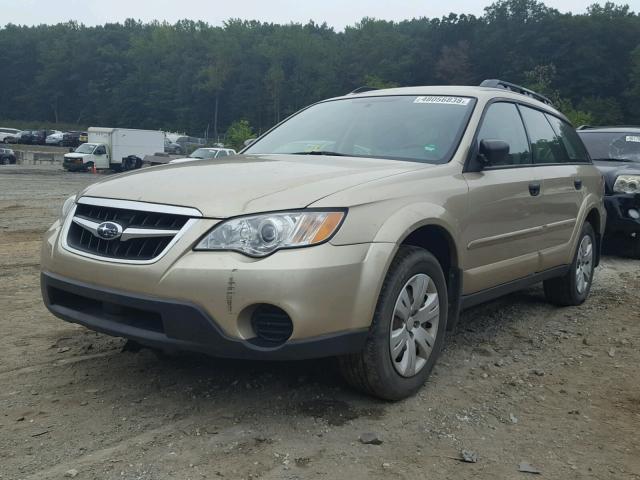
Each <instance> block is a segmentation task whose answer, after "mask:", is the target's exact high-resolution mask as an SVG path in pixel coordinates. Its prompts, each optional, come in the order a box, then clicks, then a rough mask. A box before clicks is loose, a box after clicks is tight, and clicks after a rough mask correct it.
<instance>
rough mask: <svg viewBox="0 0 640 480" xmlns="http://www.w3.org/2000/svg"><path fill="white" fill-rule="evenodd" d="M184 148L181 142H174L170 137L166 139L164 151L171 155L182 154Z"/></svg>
mask: <svg viewBox="0 0 640 480" xmlns="http://www.w3.org/2000/svg"><path fill="white" fill-rule="evenodd" d="M183 151H184V150H183V149H182V146H181V145H180V144H179V143H176V142H172V141H171V140H169V139H168V138H166V137H165V139H164V153H168V154H170V155H181V154H182V152H183Z"/></svg>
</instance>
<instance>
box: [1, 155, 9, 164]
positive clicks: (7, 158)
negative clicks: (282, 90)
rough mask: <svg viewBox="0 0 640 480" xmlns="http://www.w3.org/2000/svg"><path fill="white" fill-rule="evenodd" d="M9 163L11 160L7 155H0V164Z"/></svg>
mask: <svg viewBox="0 0 640 480" xmlns="http://www.w3.org/2000/svg"><path fill="white" fill-rule="evenodd" d="M10 163H11V160H10V159H9V157H2V159H0V164H2V165H9V164H10Z"/></svg>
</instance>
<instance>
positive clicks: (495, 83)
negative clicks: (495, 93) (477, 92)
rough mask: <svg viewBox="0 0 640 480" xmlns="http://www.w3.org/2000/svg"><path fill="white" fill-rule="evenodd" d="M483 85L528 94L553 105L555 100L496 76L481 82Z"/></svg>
mask: <svg viewBox="0 0 640 480" xmlns="http://www.w3.org/2000/svg"><path fill="white" fill-rule="evenodd" d="M480 86H481V87H488V88H504V89H506V90H511V91H512V92H516V93H519V94H521V95H526V96H527V97H531V98H534V99H536V100H538V101H540V102H542V103H546V104H547V105H550V106H553V102H551V100H550V99H549V98H548V97H545V96H544V95H541V94H539V93H537V92H534V91H533V90H529V89H528V88H525V87H521V86H520V85H516V84H515V83H511V82H505V81H504V80H498V79H495V78H492V79H488V80H484V81H483V82H482V83H481V84H480Z"/></svg>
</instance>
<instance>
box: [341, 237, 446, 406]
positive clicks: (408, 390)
mask: <svg viewBox="0 0 640 480" xmlns="http://www.w3.org/2000/svg"><path fill="white" fill-rule="evenodd" d="M446 323H447V286H446V283H445V279H444V274H443V272H442V268H441V267H440V264H439V263H438V261H437V260H436V258H435V257H434V256H433V255H432V254H431V253H429V252H427V251H426V250H424V249H421V248H418V247H410V246H403V247H401V248H400V250H399V252H398V254H397V256H396V258H395V259H394V260H393V262H392V264H391V267H390V269H389V273H388V274H387V277H386V278H385V281H384V284H383V287H382V290H381V292H380V297H379V298H378V304H377V307H376V311H375V314H374V317H373V322H372V324H371V328H370V330H369V336H368V338H367V341H366V344H365V347H364V349H363V350H362V351H361V352H359V353H357V354H353V355H348V356H345V357H341V358H340V366H341V370H342V373H343V375H344V377H345V378H346V380H347V381H348V382H349V383H350V384H351V385H353V386H354V387H356V388H357V389H359V390H362V391H364V392H365V393H368V394H370V395H374V396H376V397H379V398H382V399H385V400H400V399H402V398H406V397H408V396H410V395H412V394H414V393H415V392H416V391H417V390H418V389H420V387H421V386H422V385H423V384H424V382H425V381H426V379H427V377H428V376H429V373H430V372H431V370H432V368H433V366H434V364H435V362H436V359H437V357H438V355H439V353H440V350H441V348H442V344H443V341H444V335H445V327H446Z"/></svg>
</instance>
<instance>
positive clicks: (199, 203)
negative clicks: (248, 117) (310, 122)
mask: <svg viewBox="0 0 640 480" xmlns="http://www.w3.org/2000/svg"><path fill="white" fill-rule="evenodd" d="M428 167H429V165H427V164H423V163H417V162H404V161H393V160H377V159H368V158H354V157H333V156H301V155H247V156H243V155H241V156H235V157H229V158H228V159H215V160H201V161H198V162H185V163H178V164H173V165H162V166H156V167H151V168H145V169H142V170H137V171H135V172H131V173H127V174H123V175H118V176H114V177H111V178H109V179H106V180H103V181H101V182H98V183H95V184H93V185H91V186H89V187H88V188H86V189H85V190H84V191H83V192H82V193H81V195H82V196H94V197H103V198H116V199H123V200H134V201H142V202H151V203H163V204H170V205H179V206H185V207H195V208H197V209H199V210H200V211H201V212H202V213H203V214H204V215H205V216H207V217H214V218H225V217H231V216H235V215H242V214H246V213H255V212H265V211H273V210H287V209H296V208H304V207H306V206H308V205H309V204H311V203H313V202H315V201H317V200H319V199H321V198H323V197H326V196H327V195H331V194H332V193H335V192H338V191H340V190H345V189H347V188H350V187H353V186H356V185H360V184H363V183H366V182H370V181H373V180H377V179H380V178H384V177H388V176H391V175H397V174H401V173H405V172H408V171H412V170H418V169H422V168H428ZM345 206H348V205H345Z"/></svg>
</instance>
